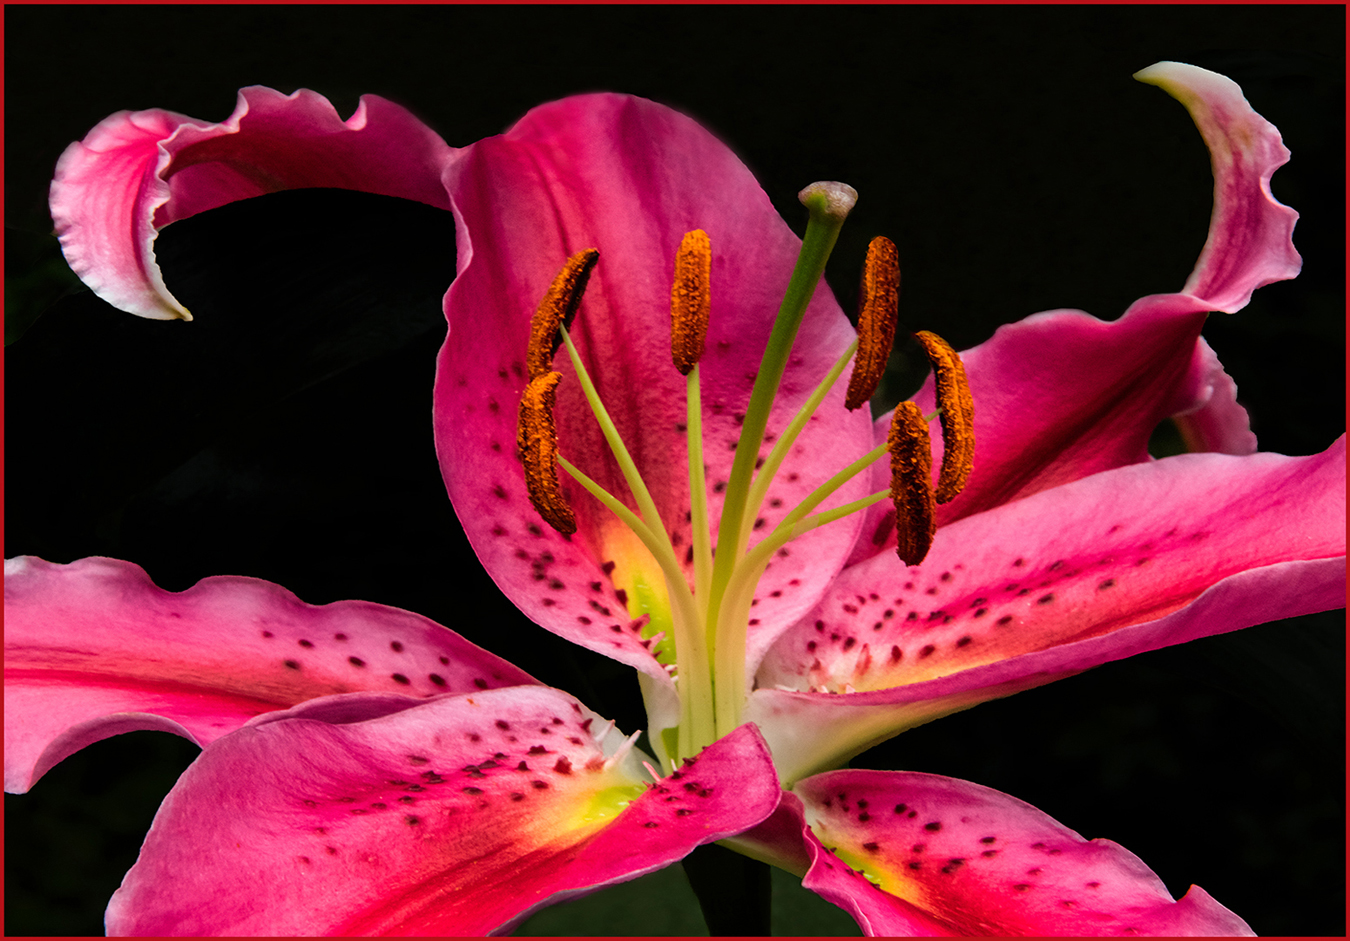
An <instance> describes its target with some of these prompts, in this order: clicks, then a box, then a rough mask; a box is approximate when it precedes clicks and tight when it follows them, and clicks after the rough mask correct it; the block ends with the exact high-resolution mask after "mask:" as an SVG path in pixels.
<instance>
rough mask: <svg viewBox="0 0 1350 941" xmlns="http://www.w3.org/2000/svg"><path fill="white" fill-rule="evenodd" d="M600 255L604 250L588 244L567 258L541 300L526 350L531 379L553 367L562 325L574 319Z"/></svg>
mask: <svg viewBox="0 0 1350 941" xmlns="http://www.w3.org/2000/svg"><path fill="white" fill-rule="evenodd" d="M599 258H600V252H598V251H597V250H596V249H594V248H587V249H584V250H582V251H579V252H577V253H576V254H575V255H573V256H572V257H571V258H569V259H567V263H566V264H565V265H563V266H562V270H561V271H559V272H558V274H557V276H556V277H554V279H553V283H552V284H550V285H549V287H548V293H546V294H545V295H544V299H543V300H542V301H540V302H539V307H538V308H537V309H536V310H535V312H534V317H533V318H531V320H530V345H529V347H528V348H527V350H526V352H525V368H526V370H527V372H528V375H529V378H530V380H531V381H534V380H535V379H538V378H539V377H540V376H543V375H545V374H547V373H549V372H551V371H552V369H553V354H554V353H556V352H557V351H558V346H559V345H560V344H561V343H562V340H561V338H560V337H559V336H558V328H559V327H562V326H564V325H566V324H570V323H571V322H572V318H573V317H574V316H575V315H576V312H577V306H578V305H580V304H581V295H582V294H583V293H584V292H585V290H586V281H587V280H588V279H589V278H590V276H591V269H592V268H594V267H595V263H596V261H597V260H598V259H599Z"/></svg>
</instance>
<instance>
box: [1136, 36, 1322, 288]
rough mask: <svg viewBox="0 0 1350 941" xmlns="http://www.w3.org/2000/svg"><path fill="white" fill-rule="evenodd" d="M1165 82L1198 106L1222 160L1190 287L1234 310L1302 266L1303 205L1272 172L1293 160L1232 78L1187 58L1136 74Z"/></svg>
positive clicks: (1192, 108)
mask: <svg viewBox="0 0 1350 941" xmlns="http://www.w3.org/2000/svg"><path fill="white" fill-rule="evenodd" d="M1134 77H1135V78H1137V79H1138V80H1139V81H1141V82H1147V83H1149V84H1150V85H1157V86H1158V87H1159V88H1161V89H1162V90H1163V91H1165V92H1167V93H1168V94H1169V95H1171V96H1172V97H1173V98H1176V99H1177V100H1178V101H1180V102H1181V103H1182V104H1183V105H1185V106H1186V110H1187V111H1189V112H1190V113H1191V117H1192V118H1193V119H1194V120H1195V125H1196V127H1198V128H1199V129H1200V134H1201V136H1202V137H1204V139H1205V144H1206V145H1207V146H1208V147H1209V153H1210V162H1211V164H1212V166H1213V168H1214V212H1213V215H1212V216H1211V218H1210V222H1209V239H1208V240H1207V241H1206V242H1205V247H1204V249H1203V250H1202V251H1201V253H1200V259H1199V260H1198V261H1197V262H1196V264H1195V270H1194V271H1193V272H1192V273H1191V276H1190V278H1189V279H1187V281H1186V286H1185V287H1184V288H1183V289H1182V290H1184V291H1185V292H1186V293H1187V294H1191V295H1194V296H1195V297H1198V298H1200V299H1201V300H1203V301H1205V302H1206V303H1207V304H1209V305H1211V307H1210V309H1211V310H1222V311H1226V312H1228V313H1233V312H1234V311H1238V310H1241V309H1242V308H1243V307H1245V306H1247V302H1248V301H1250V300H1251V297H1252V291H1254V290H1256V289H1257V288H1259V287H1261V286H1262V285H1263V284H1270V283H1271V282H1272V281H1283V280H1285V279H1287V278H1292V277H1294V276H1295V275H1297V274H1298V272H1299V269H1300V268H1301V267H1302V265H1303V261H1302V259H1301V258H1299V254H1298V252H1297V251H1295V250H1294V244H1293V242H1292V241H1291V240H1290V236H1291V235H1292V234H1293V231H1294V223H1295V222H1296V221H1297V220H1298V213H1297V212H1295V211H1294V210H1292V209H1290V208H1289V207H1288V206H1285V205H1282V204H1281V203H1279V202H1277V201H1276V200H1275V197H1274V196H1272V195H1271V192H1270V178H1271V175H1272V174H1274V172H1275V170H1276V169H1277V168H1279V167H1281V166H1283V165H1284V164H1285V163H1287V162H1288V161H1289V151H1288V149H1287V148H1286V147H1285V146H1284V142H1283V141H1282V140H1281V139H1280V132H1279V131H1278V130H1276V128H1275V126H1274V125H1273V124H1271V123H1270V122H1269V121H1267V120H1266V119H1265V118H1263V117H1261V115H1259V114H1257V113H1256V112H1255V111H1253V110H1252V106H1251V105H1249V104H1248V103H1247V99H1246V98H1244V97H1242V89H1241V88H1239V87H1238V84H1237V82H1234V81H1233V80H1232V79H1230V78H1226V77H1225V76H1222V75H1219V74H1217V73H1215V72H1209V71H1206V70H1205V69H1201V68H1197V67H1196V66H1194V65H1184V64H1182V63H1180V62H1159V63H1157V64H1156V65H1151V66H1149V67H1148V68H1146V69H1144V70H1143V71H1142V72H1138V73H1136V74H1135V76H1134Z"/></svg>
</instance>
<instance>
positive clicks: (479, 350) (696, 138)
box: [435, 95, 871, 682]
mask: <svg viewBox="0 0 1350 941" xmlns="http://www.w3.org/2000/svg"><path fill="white" fill-rule="evenodd" d="M446 185H447V187H448V189H449V190H450V192H451V194H452V197H453V200H454V205H455V211H456V213H457V214H458V218H459V251H460V260H459V277H458V278H457V279H456V281H455V283H454V285H453V286H452V287H451V289H450V292H449V293H448V294H447V296H446V305H445V309H446V317H447V320H448V321H449V325H450V334H449V337H448V339H447V340H446V344H445V347H444V348H443V349H442V351H441V357H440V361H439V365H438V373H437V383H436V392H435V419H436V442H437V451H438V454H439V457H440V462H441V469H442V473H443V474H444V476H445V480H446V486H447V488H448V490H449V493H450V498H451V500H452V501H453V503H454V505H455V510H456V512H457V513H458V514H459V518H460V521H461V522H462V523H463V524H464V528H465V531H466V532H467V534H468V536H469V539H470V541H471V542H472V543H473V546H474V548H475V550H476V551H477V553H478V555H479V558H480V559H481V560H482V562H483V564H484V566H485V567H486V568H487V570H488V571H489V572H490V573H491V575H492V577H493V578H494V579H495V580H496V582H497V584H498V585H499V586H500V587H501V588H502V590H503V591H504V592H506V594H507V595H508V596H510V598H511V599H512V600H513V601H514V602H515V603H516V604H517V605H519V606H520V607H521V609H522V610H523V611H525V613H526V614H528V615H529V616H530V617H531V618H533V619H534V620H536V621H538V622H539V623H540V624H543V625H544V626H546V627H548V628H549V629H550V630H552V631H555V632H556V633H558V634H561V635H562V636H564V637H567V638H568V639H570V640H573V641H575V642H577V643H579V644H581V645H583V646H585V647H589V648H590V649H592V650H596V651H599V652H600V653H604V654H606V655H608V656H612V657H614V658H615V659H617V660H620V661H622V662H624V663H628V664H631V665H633V666H636V667H637V668H638V669H641V670H644V671H646V672H648V673H650V674H651V675H653V676H656V677H658V679H659V680H660V681H663V682H664V681H665V679H666V678H665V673H664V671H663V670H662V669H661V667H660V666H659V665H658V664H657V663H656V661H655V660H654V658H653V657H652V655H651V653H649V652H648V650H647V649H646V648H645V647H644V646H643V645H642V642H641V640H642V639H641V637H640V636H639V635H638V633H637V631H636V630H635V629H634V626H633V625H631V624H630V621H629V614H630V611H629V610H625V609H626V607H627V606H629V605H630V604H634V605H635V603H636V601H637V596H638V591H637V590H636V586H637V585H638V584H639V583H642V582H645V583H647V584H648V585H652V584H654V585H655V586H656V588H657V589H658V591H660V590H661V589H662V586H663V585H664V581H663V578H662V574H661V572H660V570H659V569H657V568H656V566H655V564H654V563H653V562H652V560H651V558H650V557H649V556H648V554H647V553H646V550H645V549H644V548H643V547H642V546H641V545H639V544H637V541H636V539H634V538H633V537H632V536H631V534H629V533H628V531H627V530H626V529H625V528H624V527H622V526H621V525H620V524H619V523H618V522H617V521H616V520H615V519H614V517H613V515H612V514H611V513H610V512H609V511H608V510H607V509H605V508H604V507H602V506H601V505H600V504H599V503H598V502H596V501H594V500H593V499H592V498H591V497H590V496H589V495H587V494H586V493H585V492H584V491H582V490H581V489H580V488H579V487H575V486H573V485H572V484H571V483H570V478H567V477H566V475H563V486H564V492H565V493H566V494H567V495H568V498H569V500H570V502H571V504H572V506H573V508H574V510H575V511H576V515H577V521H578V526H579V531H578V532H577V533H576V534H575V535H574V536H572V537H571V538H570V539H565V538H563V537H562V536H560V535H558V534H557V533H556V532H554V531H552V530H551V529H550V528H549V527H548V526H547V524H545V523H544V522H543V520H541V519H540V518H539V516H538V514H537V513H536V512H535V511H534V509H533V507H532V506H531V505H530V502H529V500H528V498H527V496H526V490H525V484H524V477H523V474H522V471H521V467H520V463H519V461H518V460H517V459H516V456H515V440H516V416H517V405H518V403H519V401H520V396H521V391H522V389H523V388H524V386H525V375H524V356H525V349H526V343H527V337H528V334H529V321H530V316H531V314H532V313H533V311H534V309H535V307H536V306H537V305H538V304H539V301H540V299H541V298H542V297H543V295H544V292H545V290H546V289H547V288H548V285H549V283H550V281H551V279H552V278H553V276H554V274H555V273H556V272H557V271H558V269H559V268H560V267H561V266H562V263H563V261H564V260H565V259H566V258H567V257H568V256H569V255H570V254H572V253H574V252H577V251H579V250H582V249H586V248H591V247H594V248H597V249H598V250H599V252H600V258H599V262H598V263H597V265H596V267H595V269H594V271H593V272H592V274H591V277H590V281H589V285H588V287H587V290H586V294H585V300H584V301H583V302H582V304H581V307H580V311H579V312H578V314H577V317H576V320H575V323H574V325H573V328H572V333H573V336H574V337H575V339H576V342H577V345H578V348H579V349H580V351H581V354H582V357H583V359H584V360H585V361H586V362H587V368H588V370H589V372H590V374H591V376H592V377H593V378H594V380H595V383H596V386H597V388H598V389H599V392H600V395H601V397H602V399H603V400H604V402H605V404H606V407H607V408H608V409H609V411H610V413H611V415H612V416H613V418H614V420H615V423H616V425H617V426H618V428H619V430H620V432H621V434H622V435H623V438H624V440H625V441H626V443H627V445H628V447H629V449H630V451H631V452H632V453H633V456H634V460H635V461H636V463H637V465H638V468H639V470H640V471H641V473H642V475H643V478H644V480H645V481H646V483H647V485H648V487H649V489H650V490H651V491H652V495H653V498H654V500H655V503H656V505H657V507H658V509H659V511H660V513H661V517H662V521H663V523H664V525H665V528H666V529H667V530H668V531H669V532H670V533H671V534H672V541H673V542H674V545H675V548H676V551H677V552H678V553H679V554H680V555H681V556H683V555H684V553H685V552H686V551H687V550H688V547H689V546H690V535H689V534H690V524H689V522H688V521H687V520H686V518H685V514H686V513H687V512H688V511H689V508H690V503H689V494H688V480H687V477H688V460H687V456H686V454H687V452H686V444H685V435H684V423H685V420H686V416H685V382H684V378H683V377H682V376H681V375H680V374H679V373H678V372H677V371H676V370H675V368H674V366H673V365H672V363H671V358H670V313H669V311H670V284H671V278H672V275H673V266H674V259H675V254H676V251H677V249H678V248H679V245H680V240H681V237H682V236H683V234H684V233H685V232H687V231H689V230H692V229H695V228H702V229H704V230H705V231H706V232H707V233H708V235H709V237H710V239H711V245H712V275H711V277H712V282H711V284H712V287H711V293H712V315H711V323H710V327H709V333H708V341H707V350H708V352H707V354H706V355H705V357H704V359H703V360H702V362H701V364H700V366H699V369H700V373H701V377H702V390H703V392H702V395H703V406H704V430H705V436H704V437H705V457H706V463H707V465H708V486H709V488H710V490H711V491H712V492H711V494H710V504H711V512H712V514H713V518H714V519H716V516H717V513H718V512H719V511H720V508H721V504H722V497H721V488H722V487H724V486H725V484H726V480H727V476H728V472H729V469H730V466H731V462H732V459H733V457H734V451H733V446H734V445H735V442H736V438H737V435H738V434H739V431H740V426H739V419H740V418H741V417H743V416H742V415H741V414H740V413H741V412H742V411H743V409H744V407H745V403H746V401H747V399H748V395H749V391H750V388H751V385H752V383H753V380H754V375H755V372H756V369H757V365H758V361H759V357H760V355H761V353H762V350H763V348H764V345H765V342H766V340H767V337H768V334H769V331H770V328H771V325H772V317H773V313H774V311H776V310H777V308H778V305H779V302H780V301H781V296H782V291H783V289H784V288H785V286H786V284H787V281H788V278H789V276H790V273H791V270H792V266H793V264H794V261H795V258H796V254H797V250H798V248H799V245H800V242H799V240H798V239H797V238H796V237H795V236H794V235H793V234H792V232H791V230H790V229H789V228H788V226H787V225H786V223H784V222H783V220H782V219H781V218H780V217H779V216H778V214H777V213H776V212H775V211H774V208H773V206H772V205H771V204H770V202H769V200H768V197H767V196H766V195H765V193H764V191H763V190H762V189H761V188H760V187H759V185H758V183H756V182H755V180H754V177H753V176H752V175H751V174H750V172H749V170H747V169H746V167H745V166H744V165H743V164H742V163H741V162H740V161H739V160H738V159H737V158H736V156H735V155H734V154H733V153H732V152H731V150H730V149H728V148H727V147H726V146H725V145H724V144H722V143H721V142H720V141H718V140H716V139H715V138H714V137H713V136H712V135H711V134H709V133H708V132H707V131H705V130H704V129H702V128H700V127H699V126H698V125H697V124H696V123H695V122H694V121H692V120H690V119H689V118H686V117H684V116H683V115H680V114H677V113H676V112H674V111H671V110H670V109H668V108H665V107H662V106H660V105H657V104H654V103H652V102H649V101H644V100H642V99H640V98H633V97H627V96H622V95H586V96H579V97H575V98H569V99H566V100H564V101H560V102H555V103H552V104H548V105H543V106H541V107H539V108H536V109H534V110H533V111H531V112H530V113H529V114H528V115H526V116H525V118H523V119H522V120H521V121H520V123H518V124H517V125H516V126H515V127H513V128H512V129H511V130H510V131H508V132H507V133H506V134H504V135H502V136H500V137H496V138H490V139H488V140H484V141H480V142H479V143H477V144H475V145H474V146H473V147H472V148H470V149H469V151H468V152H466V154H465V155H464V157H463V159H461V160H460V161H458V162H457V163H456V164H455V165H454V166H453V167H451V168H450V170H449V171H448V172H447V175H446ZM853 336H854V333H853V329H852V327H850V326H849V323H848V320H847V318H845V317H844V315H843V313H842V312H841V311H840V310H839V308H838V306H837V305H836V304H835V303H834V300H833V298H832V297H831V296H830V293H829V289H828V288H827V287H825V286H823V285H822V286H821V287H820V289H819V290H818V291H817V292H816V296H815V300H814V302H813V304H812V306H811V308H810V309H809V310H808V312H807V314H806V317H805V321H804V322H803V325H802V328H801V332H800V334H799V335H798V338H797V343H796V347H795V352H794V356H793V359H792V362H791V363H790V365H789V367H788V370H787V374H786V376H785V379H784V386H783V392H782V393H781V394H780V396H779V398H778V400H777V404H776V408H775V410H774V413H773V417H772V418H771V420H770V425H769V432H770V434H776V433H777V432H779V431H781V429H782V428H783V426H784V425H786V423H787V422H788V420H789V418H790V417H791V415H792V414H793V413H794V412H795V410H796V409H797V407H798V406H799V404H800V403H801V402H802V401H803V400H804V399H805V398H806V397H807V396H808V395H809V394H810V392H811V390H812V389H813V387H814V385H815V383H816V382H818V381H819V379H820V378H821V377H822V376H823V375H824V374H825V372H826V371H827V370H828V368H829V367H830V365H832V364H833V362H834V360H835V359H836V358H837V357H838V356H839V355H840V354H841V353H842V352H843V351H844V350H845V349H846V348H847V347H848V345H849V343H850V342H852V340H853ZM554 364H555V367H556V368H558V369H559V370H560V371H561V372H562V373H563V380H562V383H561V384H560V386H559V389H558V408H557V411H558V437H559V447H560V450H561V453H562V454H563V456H564V457H567V458H568V459H569V460H571V461H573V462H574V463H575V464H577V465H578V466H579V467H580V468H581V469H582V470H584V471H586V472H587V473H588V474H590V475H591V476H592V477H594V478H595V479H596V480H597V481H599V482H600V483H601V484H602V485H604V486H605V487H606V488H607V489H609V491H610V492H611V493H614V494H616V495H617V496H618V497H619V498H620V499H626V498H627V496H628V495H627V487H626V484H625V483H624V481H623V478H622V477H621V476H620V474H619V471H618V468H617V465H616V463H615V462H614V461H613V460H612V458H611V457H610V454H609V451H608V448H607V446H606V445H605V444H604V442H603V439H602V438H601V436H600V432H599V430H598V427H597V424H596V422H595V419H594V418H593V417H592V415H591V413H590V411H589V409H588V407H587V406H586V405H585V403H584V401H583V399H582V396H581V392H580V387H579V384H578V382H577V381H576V379H575V377H574V375H573V370H572V367H571V364H570V362H569V361H568V358H567V355H566V353H559V354H558V355H557V356H556V358H555V360H554ZM842 399H843V390H842V388H841V389H837V390H836V392H835V394H834V395H832V396H831V398H830V399H829V400H828V401H827V402H826V403H825V405H824V406H822V408H821V410H820V412H819V420H818V421H813V422H811V423H810V427H809V428H808V429H807V431H806V432H805V434H804V435H803V437H802V439H801V443H800V444H799V445H798V448H797V449H796V450H795V452H794V454H793V455H792V456H791V457H790V458H789V460H788V461H787V462H786V464H785V466H784V468H783V470H782V472H781V473H780V475H779V477H778V478H777V481H778V482H777V483H776V484H775V487H774V489H773V490H771V491H770V493H769V499H768V501H767V505H766V507H765V512H764V513H763V516H764V518H765V521H764V524H763V525H762V526H760V527H759V528H758V529H757V530H756V534H755V538H756V539H758V538H759V537H760V536H763V535H767V533H768V532H769V531H770V530H771V529H772V525H773V524H774V523H776V522H777V521H778V520H779V519H781V518H782V516H783V515H785V514H786V513H787V512H788V511H789V510H790V509H791V508H792V507H793V506H794V505H795V504H796V503H797V502H798V501H799V500H800V499H801V497H803V496H805V494H806V493H808V492H809V491H810V490H811V489H812V488H814V487H815V486H816V485H817V484H818V483H820V482H821V481H823V480H824V479H826V478H827V477H828V476H830V475H831V474H833V473H834V472H835V471H837V470H839V469H840V468H841V467H842V466H844V465H845V464H846V463H847V462H848V461H849V460H852V459H853V458H854V457H858V456H861V455H862V454H863V453H865V452H866V451H867V450H868V449H869V448H870V446H871V440H870V439H871V430H870V427H869V425H870V422H869V420H868V418H867V417H866V416H865V415H862V414H853V415H848V414H847V413H845V412H844V410H843V409H842V408H841V407H840V403H841V402H842ZM763 450H764V452H765V453H767V451H768V448H767V447H765V448H764V449H763ZM865 492H866V491H865V489H864V485H863V482H861V481H855V482H853V483H851V484H850V485H849V486H847V487H845V488H844V490H843V491H841V492H840V494H839V495H838V497H837V498H836V500H837V501H839V502H842V501H845V500H848V499H856V498H858V497H861V496H863V495H864V493H865ZM630 505H631V504H630ZM856 526H857V521H856V518H852V519H850V520H848V521H843V522H840V523H836V524H833V525H832V526H828V527H823V528H821V529H819V530H816V531H815V532H812V533H810V534H809V535H807V536H806V537H803V538H802V539H801V540H799V541H797V542H795V543H793V545H792V546H791V547H790V548H789V549H787V550H786V551H785V552H783V553H781V554H780V555H779V556H778V557H777V558H776V559H775V560H774V562H773V565H772V566H771V567H770V568H769V569H768V571H767V573H766V575H765V578H764V580H763V581H762V582H761V586H760V587H761V592H760V597H761V604H760V606H759V607H757V608H756V618H757V619H758V621H759V623H758V624H753V625H751V645H752V646H753V645H754V644H755V643H756V641H755V639H754V635H755V634H756V633H757V632H773V631H775V630H781V629H782V628H783V627H784V626H785V625H787V624H789V623H791V621H792V620H793V619H795V617H796V616H798V615H799V614H800V613H801V611H803V610H805V609H806V608H808V607H809V606H810V605H811V604H812V603H813V602H814V600H815V598H816V597H818V595H819V593H820V591H821V590H823V588H824V586H825V585H826V584H827V583H828V581H829V579H830V577H832V576H833V574H834V573H835V572H836V571H838V568H839V567H840V565H842V562H843V558H844V556H845V554H846V553H847V552H848V550H849V548H850V547H851V545H852V542H853V539H854V535H855V533H856ZM639 610H640V609H638V608H637V607H636V606H634V607H633V608H632V609H631V611H632V614H633V616H635V617H636V616H637V614H638V612H639ZM654 616H655V615H654Z"/></svg>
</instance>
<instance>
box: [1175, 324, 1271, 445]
mask: <svg viewBox="0 0 1350 941" xmlns="http://www.w3.org/2000/svg"><path fill="white" fill-rule="evenodd" d="M1195 356H1196V361H1197V362H1196V367H1197V368H1198V370H1199V371H1201V372H1204V373H1206V374H1207V375H1208V382H1207V383H1206V385H1205V387H1204V388H1206V389H1207V390H1208V394H1207V395H1203V398H1204V401H1203V403H1202V404H1200V405H1199V406H1197V407H1196V408H1193V409H1190V410H1188V411H1184V412H1181V413H1180V414H1177V415H1173V416H1172V421H1173V422H1174V423H1175V424H1176V426H1177V430H1178V431H1180V432H1181V437H1182V439H1183V440H1184V441H1185V443H1186V450H1188V451H1217V452H1218V453H1220V454H1254V453H1256V435H1254V434H1252V430H1251V419H1250V418H1249V417H1248V415H1247V410H1246V409H1245V408H1243V407H1242V406H1241V405H1239V404H1238V401H1237V383H1236V382H1234V381H1233V377H1232V376H1230V375H1228V373H1226V372H1225V371H1224V368H1223V366H1222V365H1221V364H1220V363H1219V357H1218V356H1217V355H1216V354H1215V352H1214V350H1213V349H1211V348H1210V345H1209V344H1208V343H1206V342H1205V341H1204V338H1203V337H1202V338H1201V339H1200V341H1199V342H1198V343H1197V344H1196V346H1195Z"/></svg>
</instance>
